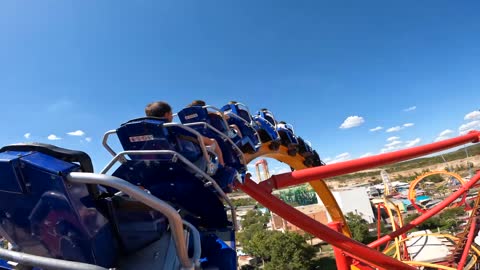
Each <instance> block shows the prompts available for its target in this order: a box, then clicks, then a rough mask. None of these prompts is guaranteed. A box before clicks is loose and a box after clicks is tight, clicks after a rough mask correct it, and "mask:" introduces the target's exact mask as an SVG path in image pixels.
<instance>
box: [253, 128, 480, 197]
mask: <svg viewBox="0 0 480 270" xmlns="http://www.w3.org/2000/svg"><path fill="white" fill-rule="evenodd" d="M479 140H480V132H479V131H476V130H475V131H471V132H469V133H468V134H466V135H463V136H459V137H456V138H452V139H448V140H443V141H439V142H435V143H431V144H426V145H422V146H417V147H412V148H409V149H404V150H400V151H395V152H391V153H385V154H380V155H375V156H370V157H365V158H359V159H355V160H349V161H344V162H338V163H334V164H330V165H326V166H321V167H315V168H309V169H303V170H299V171H294V172H291V173H283V174H278V175H273V176H272V177H270V178H269V179H268V180H265V181H263V182H261V183H260V184H259V185H260V186H262V187H264V189H265V190H268V191H272V190H273V189H281V188H286V187H289V186H295V185H299V184H303V183H307V182H310V181H314V180H318V179H324V178H328V177H333V176H338V175H342V174H347V173H352V172H357V171H361V170H365V169H370V168H374V167H378V166H383V165H387V164H392V163H396V162H400V161H404V160H408V159H412V158H416V157H420V156H424V155H428V154H431V153H435V152H439V151H442V150H445V149H449V148H452V147H455V146H459V145H462V144H466V143H469V142H478V141H479Z"/></svg>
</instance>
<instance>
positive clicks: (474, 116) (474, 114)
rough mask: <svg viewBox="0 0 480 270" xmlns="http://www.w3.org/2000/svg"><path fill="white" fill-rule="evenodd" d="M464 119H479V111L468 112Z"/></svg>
mask: <svg viewBox="0 0 480 270" xmlns="http://www.w3.org/2000/svg"><path fill="white" fill-rule="evenodd" d="M463 119H464V120H473V119H480V111H473V112H469V113H467V114H466V115H465V117H464V118H463Z"/></svg>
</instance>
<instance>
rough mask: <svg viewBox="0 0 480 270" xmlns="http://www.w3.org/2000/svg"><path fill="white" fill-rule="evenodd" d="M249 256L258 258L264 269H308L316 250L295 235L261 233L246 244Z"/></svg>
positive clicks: (256, 234) (277, 232)
mask: <svg viewBox="0 0 480 270" xmlns="http://www.w3.org/2000/svg"><path fill="white" fill-rule="evenodd" d="M248 246H249V250H250V251H251V254H252V255H254V256H257V257H260V258H261V259H262V261H263V262H264V269H266V270H270V269H271V270H273V269H285V270H289V269H310V268H311V266H312V259H313V257H314V256H315V253H316V248H314V247H312V246H310V245H308V244H307V243H306V241H305V238H304V237H303V236H301V235H299V234H297V233H292V232H286V233H282V232H279V231H262V232H258V233H255V235H254V236H253V238H252V239H251V241H250V242H249V243H248Z"/></svg>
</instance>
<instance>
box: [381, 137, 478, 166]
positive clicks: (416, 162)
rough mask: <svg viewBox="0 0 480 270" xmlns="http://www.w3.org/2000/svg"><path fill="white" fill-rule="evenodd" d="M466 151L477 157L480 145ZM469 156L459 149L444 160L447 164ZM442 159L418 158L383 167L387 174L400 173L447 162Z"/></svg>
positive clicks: (448, 154) (445, 155) (467, 148)
mask: <svg viewBox="0 0 480 270" xmlns="http://www.w3.org/2000/svg"><path fill="white" fill-rule="evenodd" d="M466 151H467V152H468V155H469V156H476V155H479V154H480V144H478V143H477V144H474V145H471V146H468V147H466ZM466 157H467V155H466V153H465V148H460V149H457V150H455V151H453V152H449V153H446V154H443V158H445V160H446V161H447V162H449V161H453V160H457V159H462V158H466ZM443 158H442V155H436V156H433V157H426V158H417V159H413V160H408V161H403V162H399V163H396V164H392V165H387V166H383V167H381V168H382V169H385V170H386V171H387V172H389V173H390V172H399V171H406V170H411V169H416V168H422V167H426V166H430V165H435V164H438V163H442V162H445V161H444V160H443Z"/></svg>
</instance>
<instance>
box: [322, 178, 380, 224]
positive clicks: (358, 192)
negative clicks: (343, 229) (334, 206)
mask: <svg viewBox="0 0 480 270" xmlns="http://www.w3.org/2000/svg"><path fill="white" fill-rule="evenodd" d="M332 194H333V196H334V197H335V199H336V200H337V203H338V206H339V207H340V209H342V212H343V214H344V215H345V214H347V213H348V212H353V213H355V214H358V215H360V216H362V218H363V219H365V220H366V221H367V222H368V223H373V222H374V220H375V215H374V213H373V210H372V205H371V203H370V199H369V196H368V194H367V188H366V187H365V186H357V187H353V188H344V189H337V190H334V191H332ZM317 196H318V195H317ZM318 201H319V202H320V203H321V200H320V198H318ZM331 220H332V219H331V217H330V215H329V216H328V221H329V222H330V221H331Z"/></svg>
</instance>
